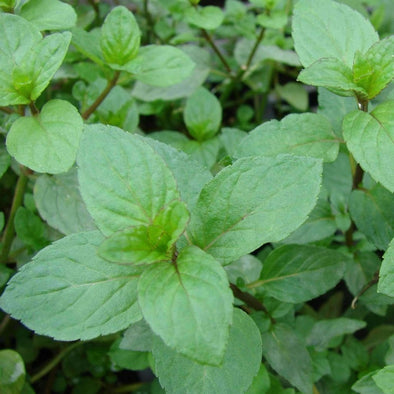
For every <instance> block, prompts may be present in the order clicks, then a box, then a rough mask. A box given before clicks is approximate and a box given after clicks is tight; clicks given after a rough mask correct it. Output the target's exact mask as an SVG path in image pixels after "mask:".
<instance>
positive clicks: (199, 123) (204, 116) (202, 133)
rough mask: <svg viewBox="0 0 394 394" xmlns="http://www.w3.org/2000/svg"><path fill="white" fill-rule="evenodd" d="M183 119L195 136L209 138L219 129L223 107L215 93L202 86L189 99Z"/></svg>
mask: <svg viewBox="0 0 394 394" xmlns="http://www.w3.org/2000/svg"><path fill="white" fill-rule="evenodd" d="M183 119H184V121H185V123H186V126H187V129H188V131H189V133H190V135H191V136H192V137H193V138H195V139H196V140H197V141H204V140H208V139H210V138H212V137H214V136H215V135H216V133H217V132H218V131H219V128H220V125H221V123H222V107H221V105H220V102H219V100H218V99H217V98H216V96H215V95H213V94H212V93H211V92H210V91H209V90H207V89H205V88H203V87H200V88H198V89H197V90H196V91H195V92H194V93H193V94H192V95H191V96H190V97H189V98H188V99H187V101H186V106H185V110H184V113H183Z"/></svg>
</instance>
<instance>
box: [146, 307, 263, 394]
mask: <svg viewBox="0 0 394 394" xmlns="http://www.w3.org/2000/svg"><path fill="white" fill-rule="evenodd" d="M213 316H214V315H213ZM153 356H154V359H155V371H156V372H157V374H158V376H159V380H160V384H161V385H162V386H163V387H164V388H165V390H166V392H168V393H172V394H182V393H189V394H201V393H215V394H239V393H243V392H245V391H246V389H247V388H248V387H249V386H250V384H251V383H252V380H253V377H254V376H255V375H256V374H257V372H258V370H259V367H260V364H261V338H260V333H259V331H258V328H257V327H256V325H255V324H254V322H253V320H252V319H251V318H250V317H249V316H248V315H246V313H244V312H242V311H241V310H239V309H234V318H233V324H232V325H231V327H230V335H229V339H228V344H227V348H226V351H225V354H224V358H223V362H222V364H221V365H220V366H211V365H204V364H201V363H198V362H196V361H193V360H191V359H190V358H187V357H185V356H182V355H181V354H179V353H176V352H175V351H173V350H172V349H170V348H169V347H167V346H165V345H164V343H163V342H162V341H160V340H159V339H158V338H157V339H156V340H155V342H154V347H153Z"/></svg>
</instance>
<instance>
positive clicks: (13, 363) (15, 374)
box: [0, 349, 26, 394]
mask: <svg viewBox="0 0 394 394" xmlns="http://www.w3.org/2000/svg"><path fill="white" fill-rule="evenodd" d="M25 376H26V372H25V364H24V363H23V359H22V357H21V356H20V355H19V353H17V352H15V351H13V350H11V349H5V350H0V391H1V392H2V393H3V394H17V393H21V392H22V388H23V386H24V384H25Z"/></svg>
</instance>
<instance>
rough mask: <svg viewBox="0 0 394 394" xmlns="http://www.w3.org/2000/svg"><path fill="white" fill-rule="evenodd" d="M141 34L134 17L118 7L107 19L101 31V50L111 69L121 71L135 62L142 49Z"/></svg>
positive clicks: (121, 7)
mask: <svg viewBox="0 0 394 394" xmlns="http://www.w3.org/2000/svg"><path fill="white" fill-rule="evenodd" d="M140 41H141V32H140V29H139V27H138V24H137V21H136V20H135V18H134V15H133V14H132V13H131V12H130V11H129V10H128V9H127V8H126V7H123V6H118V7H115V8H113V9H112V11H111V12H110V13H109V14H108V15H107V17H106V18H105V21H104V24H103V27H102V29H101V40H100V45H101V50H102V53H103V55H104V59H105V60H106V61H107V62H108V63H109V64H110V66H111V67H113V68H115V69H119V67H120V66H124V65H125V64H126V63H128V62H129V61H131V60H133V59H134V58H135V57H136V56H137V53H138V50H139V48H140Z"/></svg>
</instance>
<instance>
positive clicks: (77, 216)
mask: <svg viewBox="0 0 394 394" xmlns="http://www.w3.org/2000/svg"><path fill="white" fill-rule="evenodd" d="M34 201H35V203H36V206H37V209H38V212H39V213H40V216H41V217H42V218H43V219H44V220H45V221H46V222H47V223H48V224H49V225H50V226H51V227H53V228H55V229H56V230H58V231H60V232H61V233H63V234H66V235H68V234H73V233H79V232H83V231H89V230H94V229H95V225H94V223H93V219H92V218H91V216H90V215H89V213H88V211H87V210H86V207H85V204H84V203H83V201H82V197H81V193H80V191H79V184H78V179H77V171H76V168H72V169H71V170H70V171H68V172H66V173H64V174H59V175H55V176H48V175H41V176H39V177H38V178H37V180H36V183H35V184H34Z"/></svg>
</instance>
